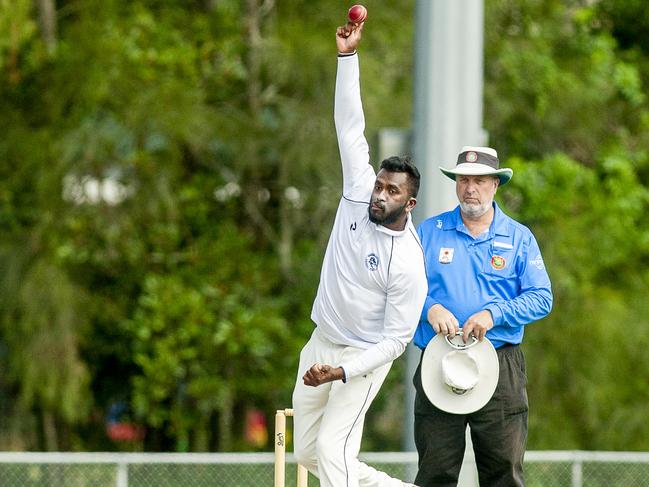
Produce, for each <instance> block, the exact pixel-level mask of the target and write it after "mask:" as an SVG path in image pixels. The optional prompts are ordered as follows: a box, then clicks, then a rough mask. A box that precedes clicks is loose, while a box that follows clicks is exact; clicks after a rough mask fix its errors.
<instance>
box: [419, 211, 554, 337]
mask: <svg viewBox="0 0 649 487" xmlns="http://www.w3.org/2000/svg"><path fill="white" fill-rule="evenodd" d="M494 210H495V211H494V219H493V221H492V223H491V226H490V227H489V231H488V232H485V233H483V234H482V235H480V236H478V237H473V236H472V235H471V234H470V233H469V231H468V229H467V228H466V226H464V223H463V222H462V217H461V215H460V207H459V206H458V207H456V208H455V209H454V210H453V211H449V212H446V213H442V214H441V215H438V216H434V217H432V218H429V219H427V220H425V221H424V222H422V223H421V224H420V225H419V228H418V229H417V233H418V234H419V238H420V239H421V243H422V245H423V247H424V253H425V257H426V274H427V278H428V295H427V296H426V302H425V303H424V308H423V310H422V313H421V318H420V321H419V325H418V326H417V331H416V332H415V337H414V342H415V345H417V346H418V347H420V348H425V347H426V345H427V344H428V342H429V341H430V340H431V339H432V338H433V336H435V332H434V331H433V327H432V326H431V325H430V323H428V319H427V315H428V310H429V309H430V307H431V306H432V305H434V304H436V303H439V304H441V305H442V306H444V307H445V308H446V309H448V310H449V311H450V312H451V313H453V315H455V317H456V318H457V320H458V322H459V324H460V326H462V325H463V324H464V323H465V322H466V320H467V319H468V318H469V317H470V316H471V315H473V314H474V313H477V312H478V311H481V310H484V309H488V310H489V311H490V312H491V315H492V316H493V321H494V327H493V328H492V329H491V330H489V331H488V332H487V338H489V340H491V342H492V343H493V345H494V347H496V348H499V347H501V346H503V345H505V344H508V343H511V344H518V343H521V341H522V340H523V329H524V325H526V324H528V323H531V322H533V321H537V320H539V319H541V318H543V317H544V316H546V315H547V314H548V313H549V312H550V310H551V309H552V290H551V287H550V278H549V277H548V273H547V272H546V270H545V265H544V263H543V257H542V256H541V251H540V250H539V246H538V244H537V243H536V239H535V238H534V235H532V232H531V231H530V230H529V229H528V228H527V227H525V226H524V225H521V224H520V223H518V222H517V221H515V220H513V219H512V218H510V217H508V216H507V215H505V214H504V213H503V212H502V210H501V209H500V208H499V207H498V205H497V204H496V203H495V202H494Z"/></svg>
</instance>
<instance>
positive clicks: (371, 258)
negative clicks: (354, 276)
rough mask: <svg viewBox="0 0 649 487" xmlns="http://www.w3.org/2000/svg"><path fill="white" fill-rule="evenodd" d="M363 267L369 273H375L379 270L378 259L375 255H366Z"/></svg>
mask: <svg viewBox="0 0 649 487" xmlns="http://www.w3.org/2000/svg"><path fill="white" fill-rule="evenodd" d="M365 267H367V268H368V269H369V270H371V271H375V270H376V269H378V268H379V257H378V255H376V254H373V253H372V254H367V257H365Z"/></svg>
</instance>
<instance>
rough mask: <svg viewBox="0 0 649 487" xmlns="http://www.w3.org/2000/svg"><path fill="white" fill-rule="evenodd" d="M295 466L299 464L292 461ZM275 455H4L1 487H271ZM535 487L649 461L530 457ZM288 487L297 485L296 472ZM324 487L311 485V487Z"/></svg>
mask: <svg viewBox="0 0 649 487" xmlns="http://www.w3.org/2000/svg"><path fill="white" fill-rule="evenodd" d="M361 458H362V459H363V461H365V462H367V463H368V464H370V465H373V466H375V467H377V468H379V469H381V470H384V471H386V472H388V473H390V474H391V475H393V476H395V477H398V478H403V479H405V480H412V474H413V472H414V471H415V470H416V464H417V455H416V453H412V452H404V453H401V452H396V453H364V454H361ZM286 459H287V463H294V460H293V457H292V455H287V458H286ZM273 465H274V456H273V454H272V453H182V454H174V453H22V452H21V453H13V452H12V453H0V485H1V486H21V487H22V486H25V487H221V486H223V487H225V486H227V487H263V486H270V485H272V482H273ZM525 472H526V484H527V486H528V487H617V486H620V487H622V486H625V487H626V486H629V485H632V486H649V453H633V452H587V451H530V452H527V454H526V456H525ZM286 485H295V473H294V469H289V470H287V483H286ZM317 485H318V481H317V479H315V478H313V477H311V478H309V486H311V487H314V486H317Z"/></svg>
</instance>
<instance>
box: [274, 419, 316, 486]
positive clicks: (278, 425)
mask: <svg viewBox="0 0 649 487" xmlns="http://www.w3.org/2000/svg"><path fill="white" fill-rule="evenodd" d="M287 416H291V417H292V416H293V410H292V409H289V408H287V409H278V410H277V412H276V413H275V487H285V486H286V417H287ZM308 477H309V472H308V470H307V469H306V468H305V467H303V466H302V465H300V464H299V463H298V464H297V486H296V487H307V485H308V481H309V480H308Z"/></svg>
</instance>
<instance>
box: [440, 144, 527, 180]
mask: <svg viewBox="0 0 649 487" xmlns="http://www.w3.org/2000/svg"><path fill="white" fill-rule="evenodd" d="M439 169H440V170H441V171H442V173H444V174H445V175H446V176H448V177H449V178H451V179H452V180H454V181H455V177H456V176H460V175H461V176H497V177H498V179H500V185H501V186H502V185H503V184H507V183H508V182H509V180H510V179H511V178H512V176H513V175H514V171H513V170H512V169H511V168H509V167H502V168H501V167H500V161H499V160H498V153H497V152H496V150H495V149H492V148H491V147H473V146H469V145H465V146H464V147H462V150H460V153H459V155H458V156H457V163H456V165H455V167H454V168H453V169H448V168H444V167H440V168H439Z"/></svg>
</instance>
